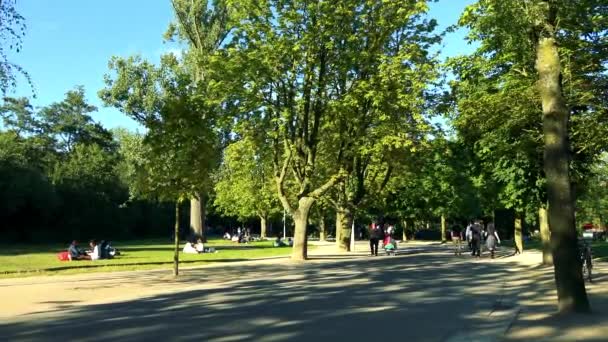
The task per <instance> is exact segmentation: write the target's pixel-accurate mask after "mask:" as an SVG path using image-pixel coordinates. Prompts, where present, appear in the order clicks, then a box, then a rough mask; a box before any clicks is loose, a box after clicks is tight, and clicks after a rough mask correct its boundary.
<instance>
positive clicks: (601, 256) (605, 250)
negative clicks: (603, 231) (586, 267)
mask: <svg viewBox="0 0 608 342" xmlns="http://www.w3.org/2000/svg"><path fill="white" fill-rule="evenodd" d="M541 247H542V245H541V242H540V240H538V239H531V240H529V241H528V242H526V243H524V250H526V249H535V250H541ZM591 250H592V251H593V258H594V259H596V260H599V261H608V242H606V241H594V242H593V243H591Z"/></svg>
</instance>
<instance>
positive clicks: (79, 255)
mask: <svg viewBox="0 0 608 342" xmlns="http://www.w3.org/2000/svg"><path fill="white" fill-rule="evenodd" d="M89 247H90V249H87V250H81V249H80V248H79V247H78V241H76V240H74V241H72V243H71V244H70V246H69V247H68V250H67V253H66V254H67V255H66V256H67V260H70V261H72V260H99V259H111V258H113V257H114V256H116V255H118V254H119V252H118V250H117V249H116V248H114V247H112V245H111V244H110V242H109V241H104V240H102V241H101V242H100V243H97V241H96V240H91V241H89Z"/></svg>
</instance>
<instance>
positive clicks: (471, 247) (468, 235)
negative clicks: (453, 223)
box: [464, 222, 473, 252]
mask: <svg viewBox="0 0 608 342" xmlns="http://www.w3.org/2000/svg"><path fill="white" fill-rule="evenodd" d="M471 227H473V223H472V222H469V224H468V225H467V229H466V230H465V232H464V237H465V239H467V245H468V246H469V252H470V251H472V250H473V245H472V244H471V240H472V239H471V238H472V236H471Z"/></svg>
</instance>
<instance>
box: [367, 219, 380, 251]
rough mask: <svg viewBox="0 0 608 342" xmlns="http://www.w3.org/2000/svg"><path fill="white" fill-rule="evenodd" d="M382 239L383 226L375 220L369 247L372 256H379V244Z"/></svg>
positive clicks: (370, 234)
mask: <svg viewBox="0 0 608 342" xmlns="http://www.w3.org/2000/svg"><path fill="white" fill-rule="evenodd" d="M381 239H382V228H381V227H380V225H377V224H376V223H375V222H374V223H372V226H371V228H370V231H369V248H370V251H371V255H372V256H374V255H375V256H378V244H379V242H380V240H381Z"/></svg>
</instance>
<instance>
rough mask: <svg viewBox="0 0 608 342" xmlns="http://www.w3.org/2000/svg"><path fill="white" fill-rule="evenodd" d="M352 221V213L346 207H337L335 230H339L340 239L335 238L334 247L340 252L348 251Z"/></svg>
mask: <svg viewBox="0 0 608 342" xmlns="http://www.w3.org/2000/svg"><path fill="white" fill-rule="evenodd" d="M352 223H353V215H352V212H351V211H350V210H349V209H348V208H338V209H337V210H336V231H337V230H338V229H339V230H340V239H336V247H337V248H338V250H339V251H341V252H350V236H351V233H352V232H351V229H352Z"/></svg>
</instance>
